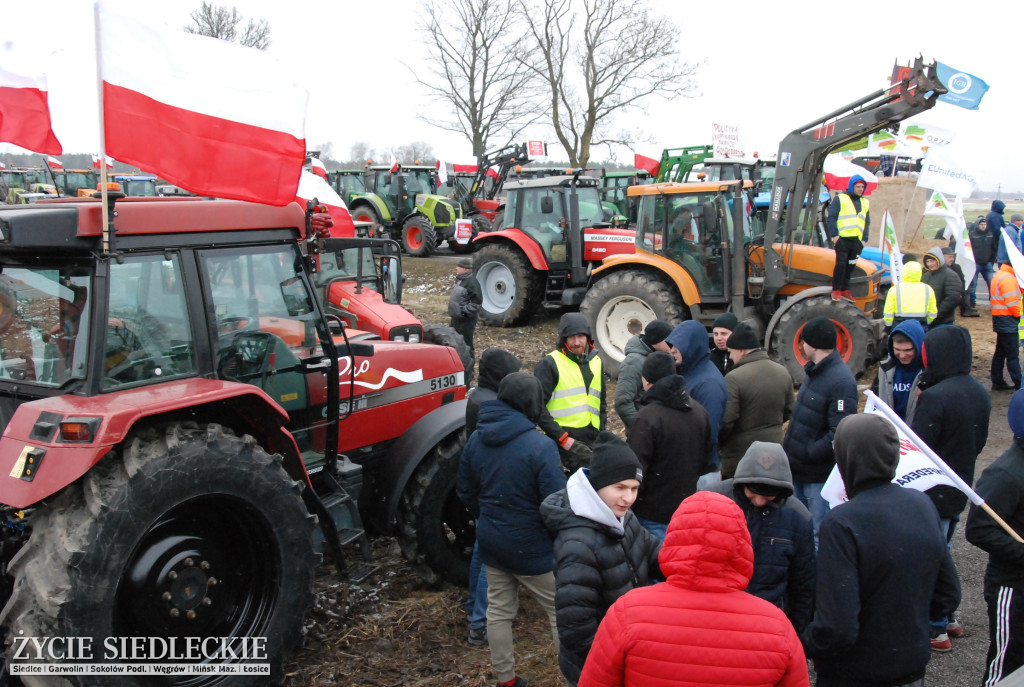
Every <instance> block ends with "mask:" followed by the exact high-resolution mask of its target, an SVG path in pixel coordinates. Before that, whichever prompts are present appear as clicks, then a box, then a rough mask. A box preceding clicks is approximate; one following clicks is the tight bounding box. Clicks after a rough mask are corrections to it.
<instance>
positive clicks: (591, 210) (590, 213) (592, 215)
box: [576, 186, 606, 227]
mask: <svg viewBox="0 0 1024 687" xmlns="http://www.w3.org/2000/svg"><path fill="white" fill-rule="evenodd" d="M600 193H601V192H600V190H599V189H598V188H596V187H593V186H591V187H585V188H578V189H576V197H577V198H578V200H579V208H580V226H581V227H592V226H594V225H595V224H597V223H599V222H604V221H606V220H605V216H604V209H603V207H602V205H601V195H600Z"/></svg>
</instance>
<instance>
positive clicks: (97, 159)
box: [92, 155, 114, 169]
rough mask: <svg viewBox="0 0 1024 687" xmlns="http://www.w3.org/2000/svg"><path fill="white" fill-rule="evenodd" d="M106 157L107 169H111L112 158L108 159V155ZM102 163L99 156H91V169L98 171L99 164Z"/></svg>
mask: <svg viewBox="0 0 1024 687" xmlns="http://www.w3.org/2000/svg"><path fill="white" fill-rule="evenodd" d="M106 157H107V167H112V166H113V165H114V158H112V157H110V156H109V155H107V156H106ZM102 161H103V158H102V157H100V156H99V155H93V156H92V166H93V168H95V169H99V168H100V163H101V162H102Z"/></svg>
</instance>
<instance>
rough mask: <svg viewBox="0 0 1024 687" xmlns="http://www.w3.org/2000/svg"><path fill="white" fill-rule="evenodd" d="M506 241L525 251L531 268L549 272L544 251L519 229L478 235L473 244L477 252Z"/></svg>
mask: <svg viewBox="0 0 1024 687" xmlns="http://www.w3.org/2000/svg"><path fill="white" fill-rule="evenodd" d="M505 241H510V242H512V243H514V244H516V245H517V246H519V250H521V251H523V253H524V254H525V255H526V259H527V260H529V261H530V266H532V267H533V269H535V270H541V271H542V272H547V271H548V259H547V258H545V257H544V251H543V250H541V247H540V246H539V245H538V244H537V242H536V241H534V240H533V239H532V238H531V237H530V235H529V234H527V233H525V232H523V231H520V230H519V229H502V230H500V231H488V232H484V233H482V234H477V237H476V238H475V239H473V244H474V246H475V248H476V250H480V247H481V246H483V245H485V244H488V243H504V242H505Z"/></svg>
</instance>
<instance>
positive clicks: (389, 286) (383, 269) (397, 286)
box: [380, 255, 403, 303]
mask: <svg viewBox="0 0 1024 687" xmlns="http://www.w3.org/2000/svg"><path fill="white" fill-rule="evenodd" d="M380 276H381V286H382V287H383V288H384V293H383V294H382V295H383V296H384V300H385V301H386V302H388V303H398V302H399V300H400V297H401V294H402V281H403V278H402V271H401V267H400V266H399V262H398V257H396V256H394V255H385V256H383V257H381V259H380Z"/></svg>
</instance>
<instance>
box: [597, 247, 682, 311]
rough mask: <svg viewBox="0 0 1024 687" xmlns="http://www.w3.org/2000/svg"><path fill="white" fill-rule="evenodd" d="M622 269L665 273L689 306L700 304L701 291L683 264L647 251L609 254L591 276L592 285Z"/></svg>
mask: <svg viewBox="0 0 1024 687" xmlns="http://www.w3.org/2000/svg"><path fill="white" fill-rule="evenodd" d="M621 270H640V271H644V272H652V273H654V274H660V275H663V276H665V277H667V278H668V279H670V280H671V281H672V283H673V284H674V285H675V287H676V289H678V290H679V295H680V296H681V297H682V299H683V303H685V304H686V306H687V307H689V308H690V309H691V310H692V309H693V307H694V306H699V305H700V292H699V291H698V290H697V284H696V282H694V280H693V277H692V276H691V275H690V273H689V272H687V271H686V270H685V269H683V267H682V266H680V265H678V264H676V263H675V262H673V261H671V260H668V259H666V258H663V257H661V256H659V255H649V254H647V253H627V254H620V255H609V256H608V257H607V258H605V259H604V260H603V261H601V264H600V265H599V266H598V267H597V268H596V269H594V271H593V273H592V274H591V277H590V285H591V286H593V285H594V283H595V282H596V281H597V280H598V279H602V278H604V277H606V276H608V275H609V274H612V273H613V272H619V271H621Z"/></svg>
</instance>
